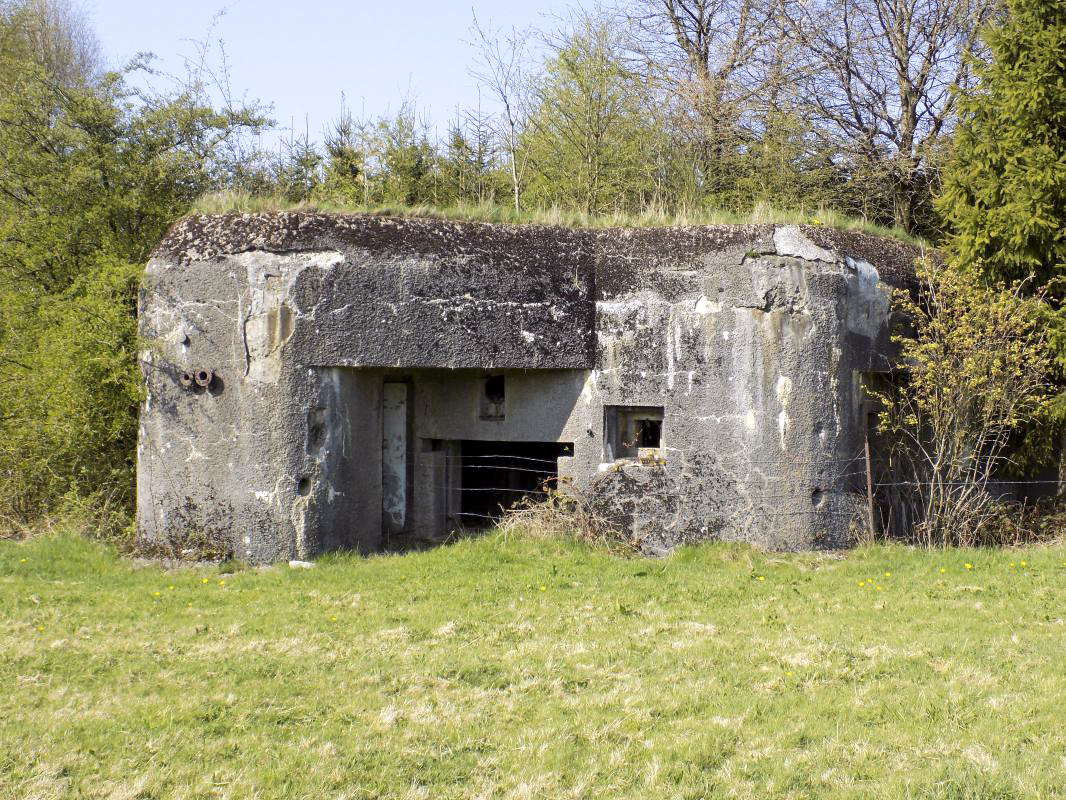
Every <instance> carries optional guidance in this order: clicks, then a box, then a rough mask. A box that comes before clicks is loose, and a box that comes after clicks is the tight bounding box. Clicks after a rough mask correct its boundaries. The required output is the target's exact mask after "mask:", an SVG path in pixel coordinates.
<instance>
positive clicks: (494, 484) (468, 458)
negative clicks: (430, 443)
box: [459, 441, 574, 528]
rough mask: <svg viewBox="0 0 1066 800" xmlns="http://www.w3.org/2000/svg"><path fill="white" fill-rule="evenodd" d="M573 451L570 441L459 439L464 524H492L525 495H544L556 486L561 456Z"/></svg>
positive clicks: (570, 453)
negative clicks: (460, 440)
mask: <svg viewBox="0 0 1066 800" xmlns="http://www.w3.org/2000/svg"><path fill="white" fill-rule="evenodd" d="M573 452H574V446H573V444H571V443H569V442H482V441H463V442H460V453H461V463H462V470H461V474H462V488H461V489H460V490H459V491H460V494H461V502H460V506H461V511H460V514H459V519H460V521H461V522H462V524H463V526H464V527H468V528H477V527H484V526H488V525H491V524H493V522H495V521H496V520H497V519H499V518H500V516H501V515H502V514H503V512H504V511H506V510H507V509H509V508H512V507H514V506H515V505H516V504H518V503H519V502H521V501H522V500H523V499H525V498H540V497H544V496H545V493H546V492H547V491H548V490H549V489H552V488H554V487H555V482H556V479H557V478H558V475H559V464H558V459H559V457H560V456H569V455H572V454H573Z"/></svg>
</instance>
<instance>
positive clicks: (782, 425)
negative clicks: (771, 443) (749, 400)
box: [774, 375, 792, 450]
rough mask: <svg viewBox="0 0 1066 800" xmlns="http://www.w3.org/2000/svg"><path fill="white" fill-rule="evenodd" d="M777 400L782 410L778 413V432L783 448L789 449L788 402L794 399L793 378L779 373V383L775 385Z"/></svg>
mask: <svg viewBox="0 0 1066 800" xmlns="http://www.w3.org/2000/svg"><path fill="white" fill-rule="evenodd" d="M774 393H775V394H776V395H777V400H778V402H779V403H781V412H780V413H779V414H778V415H777V433H778V436H779V437H780V440H781V449H782V450H786V449H787V438H788V429H789V425H790V424H791V423H790V420H789V418H788V404H789V401H790V400H791V399H792V379H791V378H787V377H785V376H784V375H779V376H778V378H777V385H776V386H775V387H774Z"/></svg>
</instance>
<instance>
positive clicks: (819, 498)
mask: <svg viewBox="0 0 1066 800" xmlns="http://www.w3.org/2000/svg"><path fill="white" fill-rule="evenodd" d="M824 502H825V494H824V493H823V492H822V490H821V489H815V490H814V491H813V492H811V505H813V506H814V507H815V508H821V506H822V503H824Z"/></svg>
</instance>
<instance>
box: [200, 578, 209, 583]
mask: <svg viewBox="0 0 1066 800" xmlns="http://www.w3.org/2000/svg"><path fill="white" fill-rule="evenodd" d="M207 582H208V581H207V578H204V579H203V580H201V581H200V583H207Z"/></svg>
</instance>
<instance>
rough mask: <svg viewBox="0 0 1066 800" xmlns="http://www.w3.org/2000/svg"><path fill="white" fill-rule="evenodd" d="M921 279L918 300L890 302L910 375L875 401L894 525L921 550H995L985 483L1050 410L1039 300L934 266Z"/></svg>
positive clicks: (990, 496) (922, 270)
mask: <svg viewBox="0 0 1066 800" xmlns="http://www.w3.org/2000/svg"><path fill="white" fill-rule="evenodd" d="M917 277H918V280H917V290H916V292H915V293H914V296H912V295H911V294H910V293H909V292H904V291H900V292H898V293H897V308H898V310H899V311H901V312H903V313H902V314H901V315H900V321H901V323H903V320H905V321H906V322H905V324H901V330H899V331H897V332H896V335H895V336H894V341H895V343H896V344H897V346H898V347H899V349H900V360H901V363H903V364H906V372H905V373H900V374H897V375H896V376H894V380H893V381H892V384H891V387H890V388H889V389H888V390H887V391H884V392H880V393H879V394H880V398H881V400H882V402H883V408H884V411H883V412H882V414H881V426H880V427H881V432H882V434H883V435H885V436H886V437H887V439H888V442H889V445H890V451H889V456H890V457H889V458H887V459H886V460H885V464H884V468H885V469H886V470H890V472H889V474H887V475H886V476H885V478H886V480H884V481H883V483H884V485H885V487H886V488H884V491H885V492H886V493H888V496H887V498H885V499H887V500H888V502H889V506H890V508H891V513H890V515H889V517H890V521H891V524H890V528H891V529H892V530H893V532H894V533H896V534H897V535H901V536H904V537H906V538H912V539H914V540H916V541H918V542H919V543H921V544H924V545H934V546H956V545H962V546H975V545H987V544H999V542H995V541H994V540H992V539H990V538H989V537H991V536H994V534H995V530H996V526H995V522H996V520H997V518H998V516H999V508H998V503H997V501H996V498H995V496H994V492H993V491H992V490H993V489H994V486H993V484H994V483H995V481H996V479H997V478H1000V477H1001V476H1002V474H1003V472H1004V470H1005V469H1007V468H1008V467H1009V465H1010V463H1011V460H1012V457H1013V449H1014V447H1015V446H1016V444H1017V442H1016V438H1015V436H1016V433H1017V432H1018V431H1021V430H1025V429H1026V428H1027V427H1028V426H1029V425H1031V424H1032V423H1033V422H1034V421H1035V420H1038V419H1039V418H1040V417H1041V416H1042V414H1043V413H1044V411H1045V409H1046V406H1047V401H1048V388H1049V385H1048V377H1049V370H1050V366H1051V362H1050V358H1049V354H1048V348H1047V333H1046V330H1044V329H1043V327H1042V326H1041V325H1040V324H1039V321H1038V320H1039V306H1040V300H1039V299H1037V298H1033V297H1028V296H1026V292H1025V291H1023V288H1024V287H1022V286H1021V285H1016V286H1015V288H1014V289H1013V290H1005V289H1004V288H1003V287H1002V286H991V285H989V284H987V283H986V282H985V281H984V279H982V278H981V277H980V276H978V275H974V274H972V273H967V272H963V271H960V270H957V269H954V268H950V267H937V266H936V265H934V264H932V263H930V262H923V263H920V264H919V265H918V276H917Z"/></svg>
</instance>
